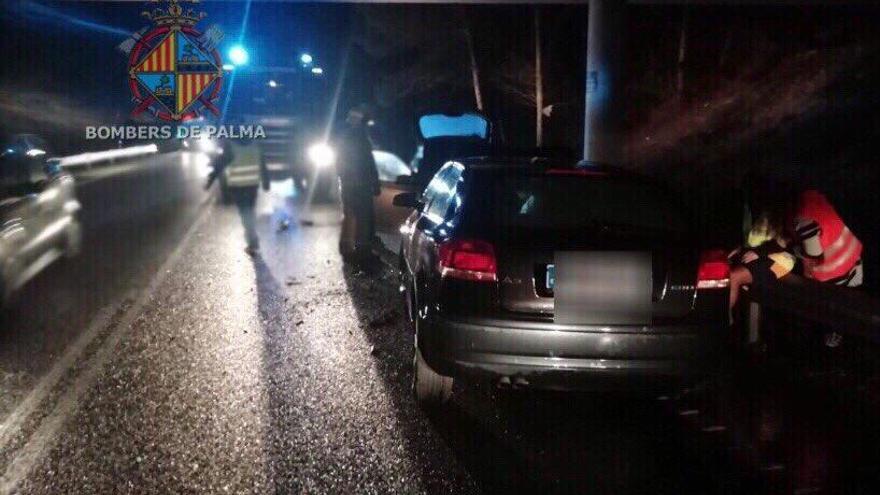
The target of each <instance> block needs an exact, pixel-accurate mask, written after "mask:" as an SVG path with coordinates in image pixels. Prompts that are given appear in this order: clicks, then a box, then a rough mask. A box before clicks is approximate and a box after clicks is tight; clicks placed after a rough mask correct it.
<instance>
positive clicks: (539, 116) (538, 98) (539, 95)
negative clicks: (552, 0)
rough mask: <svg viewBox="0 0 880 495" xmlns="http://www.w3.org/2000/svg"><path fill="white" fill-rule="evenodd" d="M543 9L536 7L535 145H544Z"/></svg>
mask: <svg viewBox="0 0 880 495" xmlns="http://www.w3.org/2000/svg"><path fill="white" fill-rule="evenodd" d="M541 72H542V71H541V10H540V9H539V8H538V7H535V146H537V147H538V148H540V147H541V146H543V145H544V115H543V112H544V80H543V75H542V74H541Z"/></svg>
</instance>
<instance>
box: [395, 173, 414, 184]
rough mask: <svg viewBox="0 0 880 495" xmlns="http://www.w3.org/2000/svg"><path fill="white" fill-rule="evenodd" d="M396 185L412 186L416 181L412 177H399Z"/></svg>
mask: <svg viewBox="0 0 880 495" xmlns="http://www.w3.org/2000/svg"><path fill="white" fill-rule="evenodd" d="M394 183H395V184H397V185H398V186H411V185H413V184H415V183H416V179H415V177H414V176H412V175H398V176H397V178H396V179H394Z"/></svg>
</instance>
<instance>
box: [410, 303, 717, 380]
mask: <svg viewBox="0 0 880 495" xmlns="http://www.w3.org/2000/svg"><path fill="white" fill-rule="evenodd" d="M723 335H724V334H723V329H722V328H721V326H720V325H719V326H718V328H708V327H706V326H700V327H697V326H677V327H661V328H646V327H625V328H620V327H618V328H615V329H613V331H612V329H609V328H604V329H603V328H601V327H571V326H562V325H556V324H553V323H536V322H506V321H493V320H480V321H467V322H463V321H449V320H434V321H432V322H429V323H428V324H424V325H421V328H420V332H419V342H418V345H419V349H420V350H421V351H422V355H423V356H424V358H425V361H426V362H427V363H428V364H429V365H430V366H431V367H432V368H433V369H435V370H436V371H437V372H439V373H441V374H443V375H447V376H455V377H467V378H473V379H479V378H484V379H485V378H488V379H490V380H497V379H500V378H503V377H508V378H510V380H511V381H512V382H514V383H516V382H519V383H522V384H525V383H528V384H529V385H530V386H533V387H536V388H549V389H585V390H628V389H633V388H642V387H649V388H650V387H653V386H669V385H674V384H679V383H688V382H692V381H694V380H697V379H699V378H700V377H702V376H704V375H705V374H706V373H708V372H710V371H711V370H712V369H713V364H712V363H715V362H717V357H718V352H719V350H720V343H721V342H722V340H723Z"/></svg>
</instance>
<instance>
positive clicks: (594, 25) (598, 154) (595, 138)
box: [584, 0, 626, 164]
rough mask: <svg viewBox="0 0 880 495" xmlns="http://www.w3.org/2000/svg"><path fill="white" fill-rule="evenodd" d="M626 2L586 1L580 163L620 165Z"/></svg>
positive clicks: (616, 0)
mask: <svg viewBox="0 0 880 495" xmlns="http://www.w3.org/2000/svg"><path fill="white" fill-rule="evenodd" d="M625 10H626V2H624V1H623V0H590V10H589V20H588V25H587V78H586V97H585V105H584V159H585V160H589V161H594V162H601V163H609V164H619V163H621V162H622V161H623V158H624V157H623V139H622V134H621V125H622V121H623V110H624V108H623V102H622V97H623V91H622V89H623V88H622V87H621V86H622V82H623V77H622V74H621V71H622V69H623V55H624V54H623V49H624V43H623V35H624V31H625V25H624V22H625Z"/></svg>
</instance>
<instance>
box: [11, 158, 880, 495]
mask: <svg viewBox="0 0 880 495" xmlns="http://www.w3.org/2000/svg"><path fill="white" fill-rule="evenodd" d="M206 174H207V168H206V167H205V164H203V163H200V162H199V161H198V160H197V159H195V158H194V157H193V156H191V155H179V154H173V155H164V156H157V157H152V158H148V159H144V160H140V161H136V162H129V163H124V164H120V165H118V166H115V167H111V168H100V169H94V170H91V171H85V172H83V173H80V174H79V177H78V184H79V186H78V194H79V197H80V199H81V201H82V203H83V206H84V211H83V225H84V229H85V236H86V237H85V246H84V249H83V253H82V255H81V256H80V257H79V258H77V259H74V260H71V261H67V262H63V263H61V264H57V265H55V266H52V267H51V268H50V269H48V270H47V271H46V272H44V273H43V274H41V275H40V276H39V277H37V278H36V279H35V280H34V281H33V282H32V283H31V284H29V285H28V286H27V288H26V289H25V290H24V291H23V292H22V294H20V296H19V297H18V299H17V301H16V302H15V303H14V304H13V305H12V306H11V307H10V308H9V309H8V310H7V311H5V312H4V313H3V314H2V315H0V329H2V330H0V377H2V382H0V493H34V494H37V493H41V494H42V493H536V492H547V493H609V494H610V493H613V494H621V493H623V494H626V493H633V494H641V493H652V494H657V493H670V494H672V493H674V494H679V493H745V492H748V493H754V492H756V490H757V488H763V489H764V491H770V492H774V493H775V492H796V493H819V492H823V491H824V492H826V493H835V492H837V491H840V490H836V489H833V488H832V489H829V487H864V486H876V483H874V484H872V481H876V479H877V472H878V470H877V468H876V462H874V461H873V460H872V459H878V458H880V455H878V454H880V453H878V447H877V445H878V442H876V441H874V439H877V438H880V432H878V429H880V428H878V426H877V425H876V424H874V423H876V421H874V420H873V418H875V417H876V415H875V414H874V412H873V411H876V407H874V406H870V407H869V406H868V405H866V403H865V402H864V401H861V399H859V400H855V399H854V398H860V397H862V396H863V395H864V389H859V388H858V386H859V385H858V384H852V383H850V384H846V386H841V381H840V380H838V379H837V378H835V379H834V380H831V381H830V382H829V383H830V385H828V386H827V387H826V388H827V389H830V391H829V390H825V391H824V392H817V390H816V387H814V386H812V385H810V386H807V385H804V383H806V382H804V374H803V373H802V370H796V371H792V370H794V368H792V369H791V370H789V371H788V372H786V371H785V370H781V371H778V372H776V373H774V374H773V375H772V376H776V377H779V378H778V379H777V378H774V379H772V380H768V379H767V377H768V376H770V375H768V374H766V373H765V372H764V369H763V368H756V369H755V370H753V371H752V372H743V373H735V374H734V376H735V377H736V378H737V379H736V380H734V381H735V382H737V383H732V384H728V385H723V386H722V388H721V389H720V391H719V390H714V391H713V390H705V389H698V390H695V391H692V392H690V393H689V394H685V395H683V396H679V397H676V396H674V395H673V396H670V397H662V398H659V399H660V400H658V398H650V397H649V398H645V397H641V398H628V397H615V396H608V395H601V396H599V395H584V394H558V395H557V394H543V393H536V392H516V393H501V392H499V391H496V390H494V389H492V388H490V387H480V386H476V387H469V388H461V387H460V388H459V389H458V390H457V391H456V396H455V399H454V403H453V404H452V405H451V407H449V408H447V409H444V410H442V411H433V412H427V411H424V410H422V409H420V408H419V407H418V406H417V405H416V404H415V402H414V401H413V399H412V397H411V395H410V391H409V383H410V378H411V371H410V363H411V359H412V354H411V342H412V335H411V334H410V332H409V331H408V330H407V328H406V327H405V325H404V322H403V320H402V318H401V305H400V301H399V293H398V291H397V283H396V276H395V274H394V273H393V272H392V271H391V270H390V269H388V268H383V269H381V270H380V271H379V273H377V274H365V273H362V272H360V271H357V270H354V269H352V268H350V267H347V266H345V265H343V263H342V262H341V260H340V258H339V256H338V254H337V252H336V245H337V238H338V237H337V236H338V231H339V213H338V209H337V208H336V207H335V206H333V205H319V206H315V207H314V208H312V209H308V210H307V209H305V208H304V207H303V205H302V204H300V203H299V200H298V199H297V198H293V197H291V196H292V195H291V191H290V190H289V186H286V185H285V184H284V183H279V184H274V185H273V189H272V191H270V192H269V193H261V196H260V201H259V205H258V231H259V234H260V238H261V241H262V250H261V254H260V255H259V256H257V257H253V258H252V257H249V256H248V255H247V254H246V253H245V252H244V250H243V248H244V239H243V230H242V228H241V224H240V221H239V218H238V215H237V212H236V210H235V209H234V208H231V207H225V206H223V205H221V204H219V203H218V202H217V201H216V197H215V196H216V194H214V193H208V192H205V191H203V190H202V184H203V182H204V178H205V176H206ZM284 220H288V221H289V222H288V225H289V228H280V226H281V225H282V222H283V221H284ZM300 220H310V222H307V225H304V224H302V223H301V222H300ZM801 389H803V390H801ZM838 389H839V390H845V391H847V392H845V393H836V392H834V390H838ZM875 389H876V387H875ZM860 390H861V391H860ZM835 394H836V395H835ZM817 398H819V399H817ZM817 400H822V401H823V402H822V403H821V404H822V405H821V407H815V405H814V404H816V402H817ZM840 418H846V420H845V421H841V420H840ZM756 473H757V474H756ZM768 479H770V481H771V482H772V483H770V484H768V483H767V480H768ZM768 487H769V488H770V489H769V490H767V488H768ZM865 493H869V492H865Z"/></svg>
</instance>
